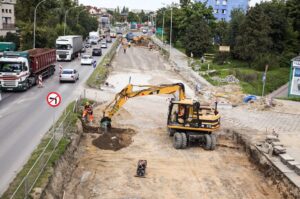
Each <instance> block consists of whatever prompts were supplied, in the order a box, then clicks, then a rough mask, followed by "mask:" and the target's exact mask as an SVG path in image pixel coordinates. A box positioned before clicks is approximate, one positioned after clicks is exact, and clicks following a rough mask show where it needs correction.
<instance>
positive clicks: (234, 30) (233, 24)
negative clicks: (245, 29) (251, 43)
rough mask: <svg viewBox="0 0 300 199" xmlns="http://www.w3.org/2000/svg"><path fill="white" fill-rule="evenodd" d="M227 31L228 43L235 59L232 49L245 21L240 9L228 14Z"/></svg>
mask: <svg viewBox="0 0 300 199" xmlns="http://www.w3.org/2000/svg"><path fill="white" fill-rule="evenodd" d="M230 18H231V20H230V22H229V30H228V42H229V45H230V49H231V52H233V53H232V56H233V57H237V56H238V55H236V54H235V53H234V48H235V46H236V43H237V41H236V40H237V37H238V36H239V35H240V34H241V33H242V30H241V26H242V24H243V23H244V21H245V19H246V15H245V13H244V11H243V10H242V9H233V10H232V11H231V14H230Z"/></svg>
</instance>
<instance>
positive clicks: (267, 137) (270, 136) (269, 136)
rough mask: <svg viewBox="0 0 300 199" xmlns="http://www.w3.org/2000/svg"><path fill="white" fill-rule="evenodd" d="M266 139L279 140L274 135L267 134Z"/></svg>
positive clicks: (270, 140) (268, 140)
mask: <svg viewBox="0 0 300 199" xmlns="http://www.w3.org/2000/svg"><path fill="white" fill-rule="evenodd" d="M266 141H267V142H279V141H280V140H279V139H278V137H276V136H275V135H267V136H266Z"/></svg>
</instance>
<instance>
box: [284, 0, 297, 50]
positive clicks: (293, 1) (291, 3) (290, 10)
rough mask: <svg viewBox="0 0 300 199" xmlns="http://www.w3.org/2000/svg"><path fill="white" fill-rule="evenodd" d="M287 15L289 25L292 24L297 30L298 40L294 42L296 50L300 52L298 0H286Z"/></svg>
mask: <svg viewBox="0 0 300 199" xmlns="http://www.w3.org/2000/svg"><path fill="white" fill-rule="evenodd" d="M286 7H287V15H288V17H289V19H290V22H291V25H292V26H293V30H294V31H297V32H296V34H297V38H298V42H297V44H296V46H297V47H296V49H295V50H296V51H297V52H298V53H299V52H300V2H299V0H287V1H286Z"/></svg>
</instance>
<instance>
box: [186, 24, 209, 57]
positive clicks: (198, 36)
mask: <svg viewBox="0 0 300 199" xmlns="http://www.w3.org/2000/svg"><path fill="white" fill-rule="evenodd" d="M195 27H201V28H195ZM210 30H211V29H210V27H209V26H208V24H207V22H206V21H205V20H204V19H199V20H194V21H191V23H189V24H188V25H187V27H186V31H188V34H184V36H183V38H182V42H183V43H184V44H185V49H186V54H187V55H188V56H190V54H191V53H193V55H194V56H196V57H201V56H202V55H203V54H204V53H205V52H206V51H207V50H208V49H209V48H210V46H211V45H212V35H211V31H210Z"/></svg>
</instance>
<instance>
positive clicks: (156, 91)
mask: <svg viewBox="0 0 300 199" xmlns="http://www.w3.org/2000/svg"><path fill="white" fill-rule="evenodd" d="M133 87H139V88H144V89H141V90H137V91H133ZM177 91H178V92H179V100H183V99H185V98H186V96H185V88H184V85H183V84H182V83H175V84H161V85H157V86H153V85H132V84H128V85H127V86H126V87H125V88H124V89H122V90H121V92H119V93H118V94H117V95H116V97H115V99H114V100H113V101H112V102H111V103H110V104H109V105H108V106H107V107H106V108H105V109H104V111H103V118H106V120H107V118H109V119H110V118H112V116H113V115H114V114H115V113H116V112H117V111H118V110H119V109H120V108H121V107H122V106H123V105H124V104H125V103H126V101H127V100H128V99H129V98H133V97H138V96H147V95H160V94H174V93H176V92H177Z"/></svg>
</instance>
